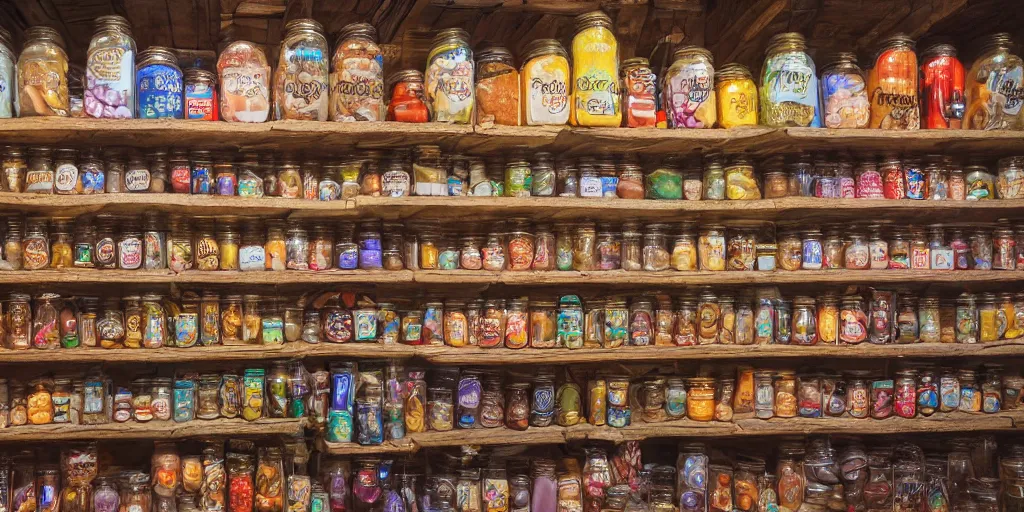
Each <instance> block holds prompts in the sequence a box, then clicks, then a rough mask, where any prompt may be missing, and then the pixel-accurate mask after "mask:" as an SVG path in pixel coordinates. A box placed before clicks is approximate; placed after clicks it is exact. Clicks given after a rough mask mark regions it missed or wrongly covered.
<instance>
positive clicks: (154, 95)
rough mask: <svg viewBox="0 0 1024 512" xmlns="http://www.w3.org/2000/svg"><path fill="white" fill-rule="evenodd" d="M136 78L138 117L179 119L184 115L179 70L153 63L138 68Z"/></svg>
mask: <svg viewBox="0 0 1024 512" xmlns="http://www.w3.org/2000/svg"><path fill="white" fill-rule="evenodd" d="M136 80H137V87H136V90H137V91H138V102H139V113H138V117H139V119H162V118H173V119H181V118H182V117H183V116H184V104H183V101H182V96H181V91H182V89H183V88H184V87H183V84H182V75H181V71H178V70H176V69H174V68H172V67H170V66H165V65H162V64H153V65H151V66H146V67H144V68H142V69H141V70H139V74H138V77H137V78H136Z"/></svg>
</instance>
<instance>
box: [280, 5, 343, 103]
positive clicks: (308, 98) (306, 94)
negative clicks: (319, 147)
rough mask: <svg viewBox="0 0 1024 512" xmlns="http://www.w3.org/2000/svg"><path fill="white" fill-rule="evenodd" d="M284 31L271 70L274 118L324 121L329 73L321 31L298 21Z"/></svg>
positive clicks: (308, 22) (308, 21)
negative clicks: (272, 74) (277, 55)
mask: <svg viewBox="0 0 1024 512" xmlns="http://www.w3.org/2000/svg"><path fill="white" fill-rule="evenodd" d="M284 28H285V35H284V39H282V40H281V48H280V58H279V59H278V61H277V69H275V70H274V95H273V97H274V118H275V119H278V120H286V119H298V120H306V121H326V120H327V112H328V110H329V109H328V101H327V100H328V96H329V95H330V91H329V87H328V84H327V81H328V76H329V73H330V72H329V70H328V64H327V54H328V48H327V38H325V37H324V27H323V26H322V25H320V23H317V22H316V21H313V20H311V19H307V18H301V19H296V20H292V21H289V22H288V24H287V25H285V27H284Z"/></svg>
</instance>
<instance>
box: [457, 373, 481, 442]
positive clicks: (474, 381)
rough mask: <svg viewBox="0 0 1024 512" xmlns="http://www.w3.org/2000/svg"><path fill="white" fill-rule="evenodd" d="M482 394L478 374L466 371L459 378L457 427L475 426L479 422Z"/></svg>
mask: <svg viewBox="0 0 1024 512" xmlns="http://www.w3.org/2000/svg"><path fill="white" fill-rule="evenodd" d="M482 396H483V384H482V383H481V382H480V374H479V373H476V372H466V373H464V374H463V375H462V378H461V379H459V395H458V401H457V405H458V409H457V411H458V412H457V414H458V416H457V418H458V422H459V428H475V427H477V424H478V423H480V405H481V403H482V402H481V398H482Z"/></svg>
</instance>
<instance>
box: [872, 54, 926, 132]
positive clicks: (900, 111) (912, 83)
mask: <svg viewBox="0 0 1024 512" xmlns="http://www.w3.org/2000/svg"><path fill="white" fill-rule="evenodd" d="M918 73H919V71H918V69H917V55H916V54H915V53H914V41H913V40H912V39H910V37H908V36H907V35H906V34H896V35H894V36H892V37H890V38H889V39H887V40H886V41H885V42H884V43H882V48H881V50H879V53H878V56H877V58H876V59H875V66H874V67H873V68H872V69H871V73H870V75H869V78H868V91H870V94H871V123H870V125H869V128H881V129H884V130H917V129H918V128H920V127H921V114H920V111H919V109H920V103H919V102H918V87H917V81H918Z"/></svg>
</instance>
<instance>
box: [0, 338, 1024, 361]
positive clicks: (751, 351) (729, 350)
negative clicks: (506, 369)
mask: <svg viewBox="0 0 1024 512" xmlns="http://www.w3.org/2000/svg"><path fill="white" fill-rule="evenodd" d="M1021 356H1024V339H1015V340H1005V341H999V342H994V343H984V344H972V345H961V344H945V343H916V344H909V345H871V344H867V343H865V344H861V345H816V346H811V347H804V346H794V345H747V346H743V345H704V346H694V347H653V346H652V347H619V348H613V349H603V348H595V349H592V348H587V349H578V350H569V349H537V348H526V349H520V350H513V349H506V348H477V347H459V348H456V347H436V346H426V345H417V346H413V345H381V344H376V343H320V344H312V345H311V344H308V343H302V342H296V343H286V344H284V345H229V346H213V347H192V348H187V349H183V348H173V347H165V348H159V349H115V350H107V349H100V348H79V349H60V350H45V351H44V350H7V349H0V364H10V363H19V364H29V363H35V364H88V363H105V364H128V363H195V362H203V361H265V360H282V359H293V358H313V359H319V358H352V359H380V358H387V359H412V358H416V359H422V360H424V361H427V362H430V363H433V364H441V365H479V366H500V365H534V364H537V365H550V364H592V363H607V362H658V361H704V360H716V361H725V360H772V359H787V360H793V359H800V360H804V359H836V358H841V359H847V360H864V359H892V358H915V359H940V358H941V359H947V358H995V357H1021Z"/></svg>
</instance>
